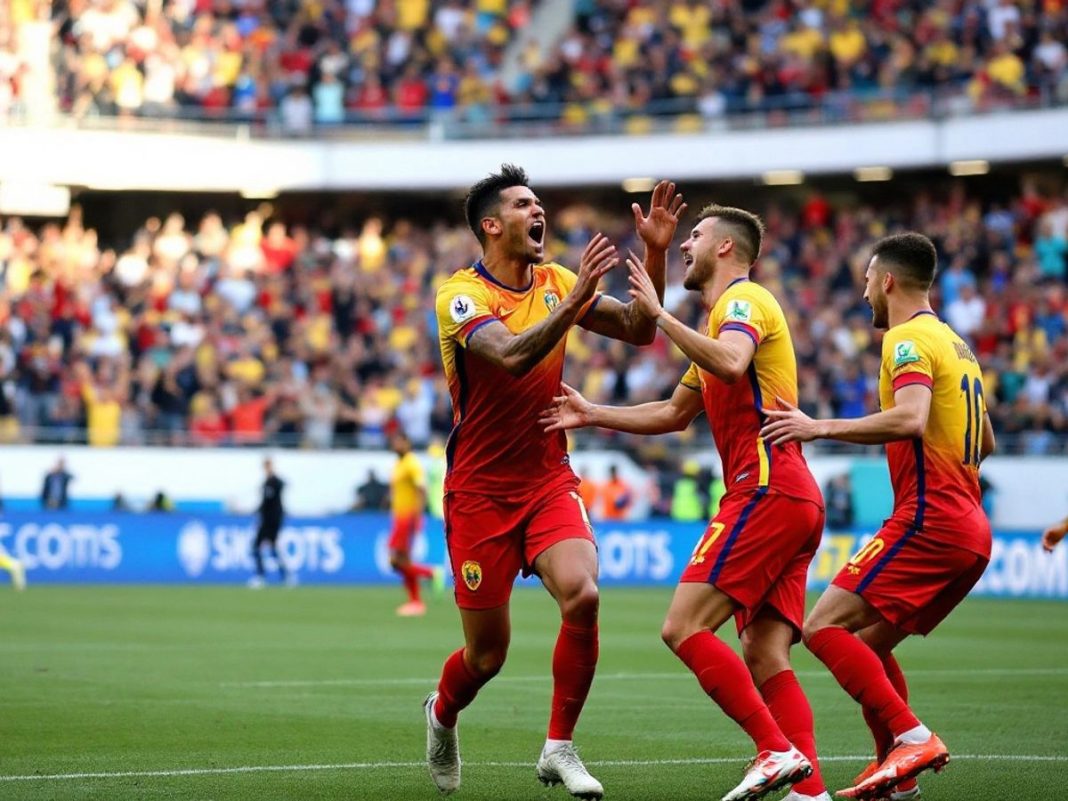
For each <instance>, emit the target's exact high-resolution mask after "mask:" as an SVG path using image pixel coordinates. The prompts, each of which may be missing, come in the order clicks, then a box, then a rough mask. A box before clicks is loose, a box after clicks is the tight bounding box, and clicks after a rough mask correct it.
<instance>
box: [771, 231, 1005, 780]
mask: <svg viewBox="0 0 1068 801" xmlns="http://www.w3.org/2000/svg"><path fill="white" fill-rule="evenodd" d="M936 264H937V252H936V250H935V247H934V245H933V244H932V243H931V241H930V240H929V239H927V237H925V236H922V235H921V234H916V233H907V234H898V235H896V236H890V237H887V238H886V239H883V240H881V241H880V242H878V243H877V244H876V245H875V247H874V250H873V256H872V259H871V262H870V264H869V266H868V271H867V276H866V279H867V287H866V290H865V294H864V297H865V299H866V300H867V301H868V303H869V304H870V305H871V307H872V317H873V323H874V325H875V327H876V328H885V329H888V330H887V333H886V335H885V337H884V338H883V346H882V368H881V370H880V375H879V399H880V406H881V411H880V412H878V413H876V414H872V415H868V416H867V417H862V418H859V419H856V420H812V419H810V418H809V417H807V416H806V415H805V414H803V413H802V412H800V411H799V410H797V409H794V408H789V409H786V410H782V411H774V410H773V411H769V413H768V414H769V417H770V418H771V422H769V423H768V424H767V425H765V426H764V429H763V432H762V433H763V435H764V436H765V437H766V438H767V439H768V440H770V441H772V442H776V443H787V442H806V441H809V440H812V439H817V438H827V439H838V440H842V441H845V442H854V443H859V444H868V445H872V444H885V445H886V455H887V461H888V462H889V466H890V480H891V483H892V485H893V489H894V507H893V512H892V513H891V515H890V517H889V519H887V520H886V521H885V522H884V524H883V526H882V528H881V529H880V530H879V531H878V532H877V533H876V535H875V537H873V538H872V539H871V540H870V541H869V542H867V543H865V544H864V546H863V547H862V548H861V549H860V550H859V551H858V552H857V554H856V555H855V556H853V558H852V559H850V560H849V562H848V563H847V564H846V565H845V566H844V567H843V568H842V570H841V571H840V572H839V573H838V575H837V576H836V577H835V579H834V581H833V582H832V586H831V587H829V588H828V589H827V591H826V593H824V595H823V597H822V598H820V600H819V602H818V603H817V604H816V606H815V608H814V609H813V610H812V612H811V613H810V614H809V617H808V619H807V620H806V621H805V626H804V639H805V643H806V645H808V647H809V649H810V650H811V651H812V652H813V653H814V654H815V655H816V656H817V657H818V658H819V659H820V660H821V661H822V662H824V664H826V665H827V667H828V668H829V669H830V671H831V673H833V674H834V676H835V678H836V679H837V680H838V682H839V683H840V684H841V685H842V687H843V689H845V690H846V691H847V692H848V693H849V694H850V695H851V696H853V698H855V699H857V700H858V701H859V702H860V704H861V706H862V707H863V708H864V717H865V720H866V721H867V723H868V726H869V728H870V729H871V732H872V736H873V738H874V740H875V750H876V759H875V761H874V762H873V763H872V764H871V765H870V766H869V767H868V769H867V770H865V771H864V772H863V773H862V774H861V775H860V776H858V777H857V779H856V780H855V781H854V786H853V787H849V788H847V789H845V790H843V791H841V792H840V793H839V795H843V796H845V797H847V798H891V799H894V800H895V801H905V799H911V798H916V797H918V796H919V788H918V786H917V785H916V783H915V777H916V775H917V774H919V773H920V772H921V771H923V770H926V769H928V768H933V769H935V770H940V769H941V768H942V766H943V765H945V763H946V762H948V761H949V752H948V750H947V749H946V747H945V745H944V744H943V743H942V741H941V740H940V739H939V738H938V737H937V736H936V735H934V734H933V733H932V732H931V731H930V729H928V728H927V727H926V726H924V725H923V724H922V723H921V722H920V720H919V718H917V717H916V715H915V714H914V713H913V712H912V710H911V708H910V707H909V704H908V685H907V683H906V681H905V676H904V673H903V672H902V671H901V667H900V665H898V663H897V661H896V659H895V658H894V656H893V653H892V651H893V649H894V648H895V647H896V646H897V644H898V643H900V642H901V641H902V640H903V639H905V638H906V637H907V636H909V635H910V634H923V635H926V634H929V633H930V632H931V631H932V630H933V629H934V628H935V626H937V625H938V624H939V623H940V622H941V621H942V620H944V619H945V617H946V616H947V615H948V614H949V613H950V612H951V611H952V610H953V609H954V608H955V607H956V606H957V605H958V604H959V603H960V602H961V601H962V600H963V599H964V597H965V596H966V595H967V594H968V592H969V591H970V590H971V589H972V587H974V586H975V584H976V582H977V581H978V580H979V578H980V577H981V576H982V574H983V571H984V570H985V569H986V565H987V563H988V561H989V559H990V547H991V532H990V522H989V521H988V520H987V518H986V514H985V513H984V512H983V508H982V505H981V502H980V492H979V463H980V462H981V461H982V459H983V458H985V457H986V456H987V455H988V454H989V453H991V452H992V451H993V450H994V436H993V432H992V431H991V429H990V419H989V416H988V415H987V411H986V397H985V394H984V392H983V378H982V370H981V369H980V366H979V363H978V362H977V361H976V358H975V356H974V355H973V354H972V351H971V348H969V347H968V345H967V343H965V341H964V340H963V339H961V337H960V336H958V335H957V333H956V332H955V331H953V329H952V328H950V327H949V326H948V325H946V324H945V323H943V322H942V321H940V320H939V319H938V317H937V316H936V315H935V313H934V311H933V310H932V309H931V305H930V300H929V294H928V293H929V290H930V286H931V283H932V281H933V280H934V275H935V267H936Z"/></svg>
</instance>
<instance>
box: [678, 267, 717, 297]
mask: <svg viewBox="0 0 1068 801" xmlns="http://www.w3.org/2000/svg"><path fill="white" fill-rule="evenodd" d="M711 275H712V267H711V266H709V267H707V268H706V267H705V265H704V263H702V262H700V261H694V263H693V264H691V265H690V269H688V270H687V271H686V273H685V275H683V276H682V287H683V289H688V290H689V291H691V292H700V291H701V290H702V289H704V286H705V282H706V281H707V280H708V279H709V277H711Z"/></svg>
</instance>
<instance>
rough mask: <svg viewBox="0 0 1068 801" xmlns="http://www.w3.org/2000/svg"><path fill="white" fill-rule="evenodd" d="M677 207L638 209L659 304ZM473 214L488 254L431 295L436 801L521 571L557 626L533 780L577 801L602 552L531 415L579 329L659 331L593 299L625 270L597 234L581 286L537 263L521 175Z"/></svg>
mask: <svg viewBox="0 0 1068 801" xmlns="http://www.w3.org/2000/svg"><path fill="white" fill-rule="evenodd" d="M684 209H685V204H684V203H683V202H682V198H681V196H678V195H675V189H674V184H670V183H668V182H661V183H660V184H658V185H657V187H656V188H655V189H654V190H653V197H652V203H651V207H650V211H649V215H648V216H645V215H643V213H642V210H641V208H640V207H639V206H638V205H637V204H634V205H633V206H632V211H633V212H634V219H635V225H636V227H637V231H638V235H639V236H640V237H641V239H642V240H643V241H644V243H645V251H646V252H645V269H646V270H647V271H648V274H649V276H650V281H651V282H652V284H653V285H654V287H655V290H654V291H655V293H656V294H657V296H658V297H662V296H663V292H664V266H665V254H666V251H667V247H668V246H669V245H670V243H671V238H672V236H673V235H674V233H675V228H676V225H677V224H678V217H679V215H680V214H681V213H682V212H683V210H684ZM465 213H466V216H467V221H468V224H469V225H470V227H471V230H472V231H473V232H474V233H475V236H477V237H478V240H479V243H480V244H481V246H482V250H483V254H484V255H483V258H482V259H480V260H479V261H478V262H476V263H475V264H474V265H472V266H471V267H468V268H466V269H463V270H460V271H458V272H456V273H454V274H453V275H452V277H450V278H449V279H448V280H447V281H446V282H445V283H444V284H443V285H442V286H441V288H440V289H439V290H438V295H437V316H438V324H439V329H440V344H441V355H442V361H443V363H444V368H445V375H446V378H447V380H448V383H449V389H450V393H451V395H452V405H453V414H454V427H453V431H452V435H451V436H450V438H449V443H448V447H447V449H446V451H447V456H448V466H449V469H448V474H447V476H446V479H445V493H446V494H445V536H446V539H447V542H448V546H449V559H450V560H451V563H452V570H453V575H454V576H455V579H456V603H457V606H459V608H460V618H461V621H462V623H463V630H464V640H465V645H464V647H463V648H460V649H459V650H457V651H456V652H455V653H453V654H452V655H451V656H450V657H449V658H448V660H447V661H446V662H445V666H444V669H443V670H442V674H441V680H440V682H439V684H438V689H437V691H435V692H433V693H431V694H430V695H429V696H428V697H427V699H426V702H425V709H426V719H427V765H428V767H429V769H430V774H431V777H432V778H433V780H434V783H435V784H436V785H437V787H438V788H439V789H440V790H441V791H442V792H452V791H453V790H455V789H457V788H458V787H459V785H460V754H459V743H458V739H457V733H456V721H457V715H458V714H459V713H460V711H461V710H463V709H464V708H465V707H466V706H468V705H469V704H470V703H471V702H472V701H473V700H474V698H475V695H476V693H478V691H479V689H480V688H481V687H482V686H483V685H484V684H486V682H488V681H489V680H490V679H492V678H493V676H495V675H496V674H497V672H498V671H499V670H500V669H501V666H502V665H503V663H504V660H505V656H506V654H507V652H508V644H509V640H510V638H511V620H510V616H509V610H508V602H509V598H510V596H511V592H512V585H513V583H514V581H515V578H516V576H517V575H518V574H519V573H520V571H522V572H524V573H526V574H530V573H533V574H536V575H537V576H538V577H539V578H540V579H541V581H542V583H543V584H544V586H545V588H546V589H547V590H548V591H549V593H550V594H551V595H552V596H553V598H554V599H555V600H556V602H557V604H558V606H559V608H560V616H561V626H560V633H559V635H558V638H557V641H556V647H555V650H554V651H553V660H552V674H553V695H552V709H551V714H550V717H549V728H548V735H547V738H546V742H545V746H544V748H543V750H542V753H541V756H540V758H539V759H538V763H537V775H538V778H539V779H540V780H541V781H542V782H543V783H545V784H558V783H563V784H564V786H565V787H566V788H567V790H568V791H569V792H570V793H571V794H572V795H575V796H579V797H582V798H600V797H601V796H602V795H603V792H604V791H603V788H602V787H601V784H600V782H598V781H597V780H596V779H595V778H593V777H592V776H590V774H589V772H588V771H587V770H586V768H585V766H584V765H583V764H582V761H581V760H580V759H579V757H578V754H577V752H576V751H575V749H574V747H573V745H572V735H573V732H574V729H575V726H576V723H577V722H578V718H579V714H580V713H581V711H582V707H583V705H584V704H585V702H586V697H587V695H588V693H589V689H590V685H591V683H592V681H593V675H594V671H595V669H596V665H597V656H598V633H597V618H598V608H599V596H598V591H597V548H596V546H595V544H594V539H593V532H592V529H591V528H590V524H589V518H588V517H587V515H586V510H585V509H584V508H583V506H582V502H581V500H580V499H579V494H578V479H577V478H576V476H575V474H574V472H573V471H572V470H571V467H570V463H569V457H568V454H567V441H566V437H565V436H564V434H563V433H562V432H560V433H556V434H551V435H550V434H546V433H545V432H543V431H542V429H541V426H540V425H539V424H538V415H539V413H540V412H541V410H542V409H544V408H545V407H546V406H548V405H549V403H550V402H551V401H552V398H553V396H554V395H555V394H556V391H557V388H558V387H559V386H560V379H561V377H562V375H563V366H564V350H565V339H566V337H567V333H568V331H569V330H570V329H571V327H572V326H574V325H576V324H578V325H581V326H582V327H584V328H587V329H589V330H592V331H596V332H597V333H600V334H603V335H606V336H609V337H613V338H615V339H620V340H623V341H625V342H630V343H632V344H639V345H640V344H648V343H649V342H651V341H652V340H653V338H654V337H655V335H656V327H655V324H654V323H653V320H652V319H650V318H649V317H647V316H646V315H645V314H643V312H642V310H641V308H640V307H639V306H638V305H637V304H635V303H629V304H623V303H621V302H620V301H618V300H616V299H615V298H612V297H609V296H605V295H601V294H599V293H598V292H597V284H598V281H599V280H600V278H601V276H603V275H604V274H605V273H606V272H608V270H610V269H612V268H613V267H614V266H615V265H616V264H617V263H618V261H619V260H618V257H617V256H616V250H615V247H614V246H613V245H612V244H611V243H610V242H609V241H608V240H607V239H606V238H605V237H603V236H602V235H600V234H597V235H595V236H594V237H593V239H592V240H591V241H590V243H589V245H588V246H587V247H586V249H585V252H584V253H583V254H582V259H581V262H580V264H579V269H578V274H577V275H576V274H575V273H573V272H571V271H570V270H568V269H566V268H564V267H562V266H560V265H559V264H554V263H545V262H544V252H545V240H546V221H545V210H544V208H543V207H542V204H541V201H540V200H539V199H538V197H537V195H536V194H534V192H533V191H532V190H531V189H530V187H529V184H528V180H527V176H526V173H525V172H524V171H523V170H522V169H519V168H518V167H514V166H512V165H504V166H503V167H502V168H501V171H500V172H499V173H497V174H494V175H490V176H489V177H488V178H486V179H484V180H482V181H480V182H479V183H477V184H476V185H475V186H474V187H472V189H471V192H470V193H469V195H468V197H467V201H466V204H465Z"/></svg>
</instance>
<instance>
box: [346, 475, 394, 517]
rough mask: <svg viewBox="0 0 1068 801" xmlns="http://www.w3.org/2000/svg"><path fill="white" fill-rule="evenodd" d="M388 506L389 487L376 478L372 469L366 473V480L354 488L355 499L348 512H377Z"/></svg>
mask: <svg viewBox="0 0 1068 801" xmlns="http://www.w3.org/2000/svg"><path fill="white" fill-rule="evenodd" d="M388 506H389V485H388V484H386V483H385V482H384V481H382V479H380V478H379V477H378V473H376V472H375V471H374V470H373V469H372V470H368V471H367V479H366V480H365V481H364V482H363V483H362V484H360V485H359V486H358V487H356V499H355V500H354V501H353V503H352V508H350V509H349V511H350V512H377V511H381V510H383V509H386V508H387V507H388Z"/></svg>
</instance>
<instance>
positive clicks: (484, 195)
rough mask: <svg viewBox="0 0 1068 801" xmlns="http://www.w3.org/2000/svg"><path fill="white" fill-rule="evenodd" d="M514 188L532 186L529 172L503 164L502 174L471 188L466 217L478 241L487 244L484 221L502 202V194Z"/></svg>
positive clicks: (494, 174) (466, 199) (494, 175)
mask: <svg viewBox="0 0 1068 801" xmlns="http://www.w3.org/2000/svg"><path fill="white" fill-rule="evenodd" d="M513 186H526V187H529V186H530V179H529V178H528V177H527V171H526V170H524V169H523V168H522V167H517V166H516V165H514V164H502V165H501V171H500V172H493V173H490V174H489V175H487V176H486V177H485V178H483V179H482V180H481V181H479V182H478V183H477V184H475V185H474V186H472V187H471V190H470V191H469V192H468V193H467V197H466V198H465V199H464V216H465V217H466V218H467V224H468V225H469V226H470V228H471V231H472V232H474V234H475V236H477V237H478V241H479V242H481V243H482V244H486V235H485V234H484V233H483V232H482V219H483V218H484V217H487V216H489V215H490V214H491V213H492V211H493V210H494V209H495V207H496V206H497V204H499V203H500V200H501V192H502V191H503V190H505V189H509V188H510V187H513Z"/></svg>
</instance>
